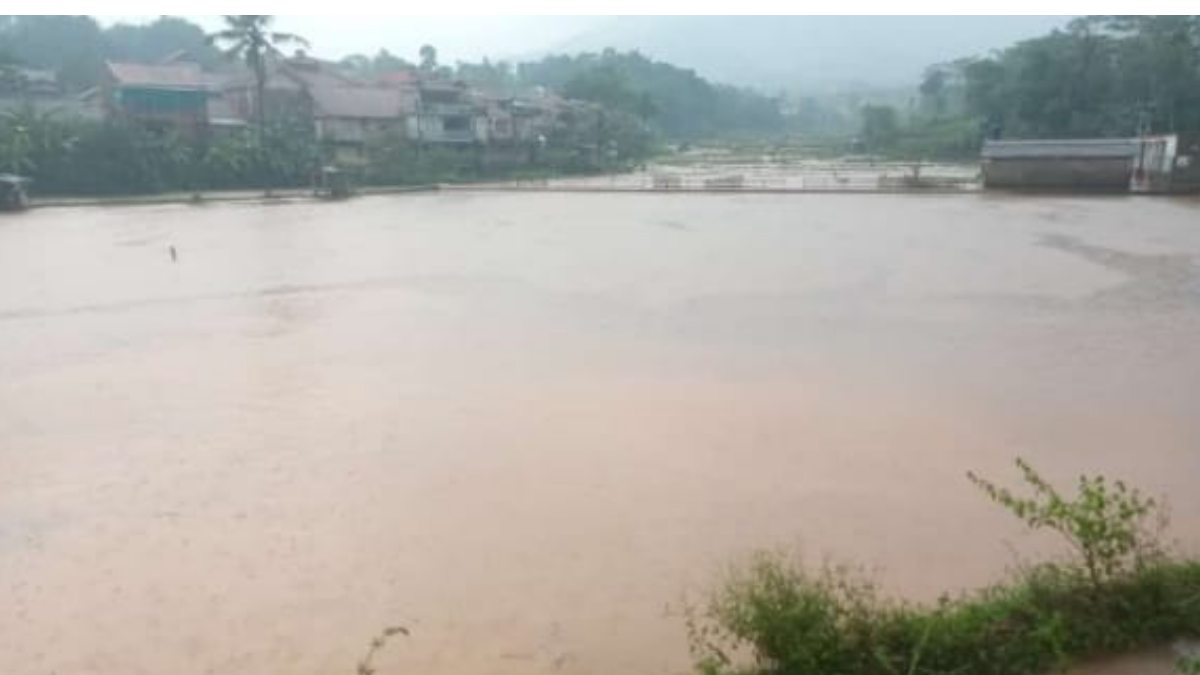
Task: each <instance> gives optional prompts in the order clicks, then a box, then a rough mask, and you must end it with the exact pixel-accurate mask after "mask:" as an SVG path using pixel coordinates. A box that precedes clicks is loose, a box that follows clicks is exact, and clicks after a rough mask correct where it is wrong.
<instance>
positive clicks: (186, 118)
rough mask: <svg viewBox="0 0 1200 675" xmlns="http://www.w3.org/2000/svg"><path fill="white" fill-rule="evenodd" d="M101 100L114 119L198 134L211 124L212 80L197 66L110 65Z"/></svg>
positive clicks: (184, 64)
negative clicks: (209, 121)
mask: <svg viewBox="0 0 1200 675" xmlns="http://www.w3.org/2000/svg"><path fill="white" fill-rule="evenodd" d="M106 66H107V68H106V72H105V75H104V78H103V80H102V82H101V85H100V97H101V98H100V100H101V105H102V107H103V109H104V110H105V112H106V114H107V115H108V116H110V117H112V118H119V119H126V120H131V121H134V122H136V123H138V124H141V125H143V126H145V127H148V128H152V129H159V130H166V129H172V130H175V131H179V132H181V133H183V134H185V135H197V134H199V133H201V132H202V131H203V130H204V129H205V127H207V124H208V100H209V97H210V96H211V95H212V90H213V82H212V78H211V77H209V76H208V75H206V74H205V73H204V72H203V71H202V70H201V69H200V66H199V65H198V64H195V63H186V62H176V63H161V64H143V63H121V62H112V61H110V62H108V63H107V64H106Z"/></svg>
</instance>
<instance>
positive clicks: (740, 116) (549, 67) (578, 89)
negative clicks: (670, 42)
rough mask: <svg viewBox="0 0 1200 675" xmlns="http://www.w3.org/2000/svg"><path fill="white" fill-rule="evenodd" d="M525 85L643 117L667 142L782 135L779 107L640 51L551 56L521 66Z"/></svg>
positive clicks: (758, 95)
mask: <svg viewBox="0 0 1200 675" xmlns="http://www.w3.org/2000/svg"><path fill="white" fill-rule="evenodd" d="M517 76H518V78H519V82H521V83H522V84H523V85H540V86H545V87H549V88H551V89H555V90H559V91H569V92H572V93H573V94H574V95H576V96H578V97H580V98H583V99H584V100H590V101H594V102H596V103H601V104H604V105H606V106H609V107H613V108H615V109H618V110H626V111H629V112H633V113H635V114H637V115H638V116H639V117H643V118H645V119H647V120H649V122H650V123H651V125H653V127H654V128H655V129H656V130H658V131H659V132H660V133H662V134H663V135H665V136H667V137H668V138H681V139H686V138H711V137H715V136H722V135H728V134H737V133H745V132H754V133H758V134H772V133H779V132H782V131H783V130H784V118H783V115H782V114H781V113H780V111H779V103H778V101H776V100H775V99H772V98H768V97H766V96H763V95H761V94H757V93H754V92H752V91H750V90H746V89H739V88H737V87H730V86H727V85H718V84H713V83H711V82H709V81H707V80H705V79H704V78H702V77H700V76H699V75H697V74H696V73H695V72H694V71H692V70H687V69H683V68H677V67H675V66H672V65H670V64H667V63H662V62H659V61H653V60H651V59H648V58H646V57H645V56H643V55H641V54H639V53H637V52H628V53H620V52H616V51H613V50H611V49H610V50H605V51H604V52H603V53H600V54H591V53H589V54H579V55H577V56H548V57H546V58H544V59H542V60H541V61H536V62H532V63H522V64H521V65H520V66H518V68H517Z"/></svg>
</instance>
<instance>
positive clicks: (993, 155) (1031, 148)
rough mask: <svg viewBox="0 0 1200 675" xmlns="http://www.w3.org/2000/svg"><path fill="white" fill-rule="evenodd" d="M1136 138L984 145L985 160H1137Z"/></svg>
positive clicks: (998, 142)
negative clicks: (1122, 158)
mask: <svg viewBox="0 0 1200 675" xmlns="http://www.w3.org/2000/svg"><path fill="white" fill-rule="evenodd" d="M1137 147H1138V140H1137V139H1136V138H1084V139H1045V140H1019V141H992V140H988V141H984V142H983V150H982V151H981V153H980V154H981V156H982V157H983V158H984V159H1033V158H1039V159H1054V158H1060V159H1065V158H1072V159H1073V158H1111V157H1116V158H1120V157H1133V155H1134V154H1135V153H1136V152H1137Z"/></svg>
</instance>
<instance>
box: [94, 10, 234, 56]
mask: <svg viewBox="0 0 1200 675" xmlns="http://www.w3.org/2000/svg"><path fill="white" fill-rule="evenodd" d="M205 37H206V36H205V34H204V29H202V28H201V27H200V26H197V25H196V24H194V23H192V22H190V21H188V20H186V19H181V18H179V17H174V16H160V17H158V19H156V20H155V21H153V22H151V23H148V24H125V23H118V24H116V25H113V26H111V27H109V28H108V29H106V30H105V31H104V51H105V55H106V56H107V57H108V58H110V59H117V60H122V61H139V62H142V63H153V62H157V61H161V60H162V59H164V58H166V57H169V56H173V55H175V54H180V53H182V54H186V55H187V57H188V58H190V59H194V60H196V61H197V62H199V63H201V64H203V65H206V66H211V65H214V64H216V63H217V62H218V61H219V60H220V58H221V53H220V52H219V51H217V50H216V49H214V48H213V46H212V45H210V44H206V43H205Z"/></svg>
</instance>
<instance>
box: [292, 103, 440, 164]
mask: <svg viewBox="0 0 1200 675" xmlns="http://www.w3.org/2000/svg"><path fill="white" fill-rule="evenodd" d="M309 95H310V96H311V97H312V117H313V124H314V126H315V130H316V136H317V139H318V140H319V141H321V142H322V144H323V145H324V146H325V147H326V148H328V149H329V151H330V152H331V154H332V157H331V159H332V160H333V162H334V163H336V164H341V165H347V166H353V165H363V164H366V162H367V159H368V154H367V147H368V144H369V143H370V142H371V141H372V140H373V139H377V138H380V137H383V136H387V135H395V136H398V137H403V136H404V135H405V132H406V121H407V120H408V119H411V118H412V116H413V115H415V113H416V102H415V101H414V100H412V99H411V98H409V97H407V96H405V94H404V92H402V91H399V90H397V89H389V88H384V87H372V86H342V87H328V86H318V87H314V88H312V89H310V90H309Z"/></svg>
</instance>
